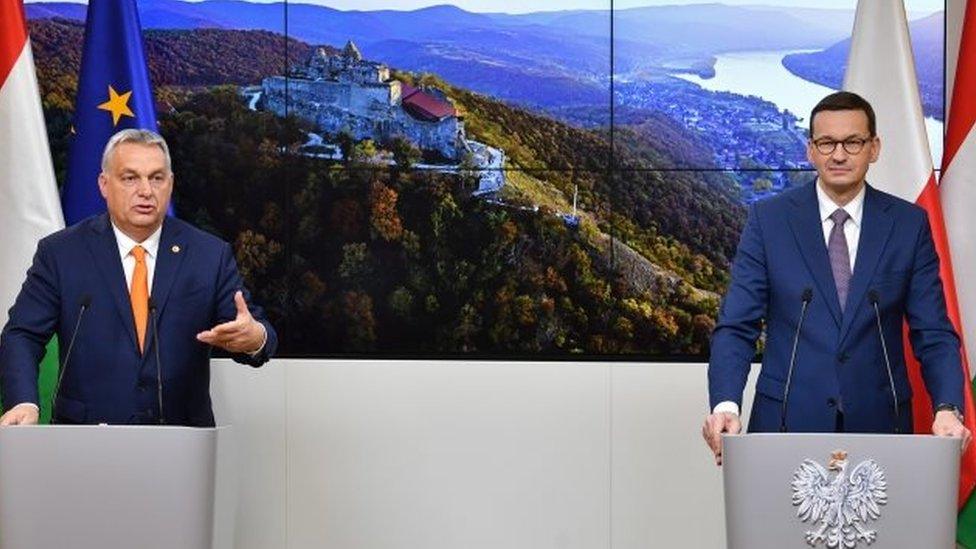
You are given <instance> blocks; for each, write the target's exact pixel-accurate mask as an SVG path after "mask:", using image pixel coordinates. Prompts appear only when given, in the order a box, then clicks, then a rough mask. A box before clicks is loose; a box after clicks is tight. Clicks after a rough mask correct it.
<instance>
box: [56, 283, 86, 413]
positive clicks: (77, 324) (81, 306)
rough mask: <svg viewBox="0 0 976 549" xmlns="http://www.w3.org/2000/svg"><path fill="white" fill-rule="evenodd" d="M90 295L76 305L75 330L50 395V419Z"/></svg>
mask: <svg viewBox="0 0 976 549" xmlns="http://www.w3.org/2000/svg"><path fill="white" fill-rule="evenodd" d="M91 302H92V297H91V294H84V295H82V296H81V300H80V301H79V305H78V320H76V321H75V329H74V330H73V331H72V332H71V340H70V341H69V342H68V349H67V350H66V351H65V352H64V361H63V362H62V363H61V365H60V366H58V379H57V381H56V382H55V384H54V393H53V394H52V395H51V418H52V419H53V418H54V412H55V410H57V406H58V393H60V392H61V380H62V379H64V373H65V372H66V371H67V370H68V362H69V361H70V360H71V351H72V350H74V348H75V340H76V339H77V338H78V329H79V328H81V319H82V318H84V317H85V311H87V310H88V309H89V308H90V307H91Z"/></svg>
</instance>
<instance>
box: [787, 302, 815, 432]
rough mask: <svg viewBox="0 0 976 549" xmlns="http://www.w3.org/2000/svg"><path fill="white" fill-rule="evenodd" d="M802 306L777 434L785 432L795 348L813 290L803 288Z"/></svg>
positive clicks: (794, 335) (794, 337)
mask: <svg viewBox="0 0 976 549" xmlns="http://www.w3.org/2000/svg"><path fill="white" fill-rule="evenodd" d="M800 299H801V300H802V301H803V305H802V306H801V308H800V319H799V320H798V321H797V323H796V332H794V334H793V350H792V352H790V369H789V370H787V372H786V386H785V387H783V410H782V411H781V412H780V418H779V432H781V433H785V432H786V406H787V403H789V401H790V383H792V381H793V368H794V367H796V348H797V346H798V345H799V344H800V330H802V329H803V319H804V318H805V317H806V315H807V306H809V305H810V302H811V301H813V289H812V288H804V289H803V294H801V295H800Z"/></svg>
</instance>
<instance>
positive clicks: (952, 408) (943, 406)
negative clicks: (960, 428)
mask: <svg viewBox="0 0 976 549" xmlns="http://www.w3.org/2000/svg"><path fill="white" fill-rule="evenodd" d="M946 411H948V412H952V413H953V414H955V416H956V419H958V420H959V423H962V420H963V417H962V412H960V411H959V408H956V405H955V404H939V405H938V406H936V407H935V413H939V412H946Z"/></svg>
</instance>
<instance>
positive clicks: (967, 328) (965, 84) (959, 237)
mask: <svg viewBox="0 0 976 549" xmlns="http://www.w3.org/2000/svg"><path fill="white" fill-rule="evenodd" d="M951 93H952V102H951V103H950V104H949V118H948V120H947V126H946V147H945V153H944V155H943V159H942V178H941V181H940V183H939V198H940V200H941V202H942V207H943V211H944V213H945V224H946V231H947V233H948V236H949V249H950V251H951V253H952V258H953V261H954V263H955V264H956V265H957V266H959V269H960V272H972V267H973V266H976V253H974V252H976V250H974V249H973V240H972V239H973V238H974V237H976V225H974V224H973V211H974V207H976V193H973V184H974V182H976V132H974V131H973V126H974V124H976V2H967V3H966V7H965V15H964V16H963V26H962V37H961V40H960V43H959V53H958V58H957V62H956V73H955V84H954V86H953V88H952V90H951ZM967 282H968V283H967ZM956 291H957V294H956V295H957V297H958V298H959V299H958V303H959V310H960V313H961V317H960V319H961V321H962V328H963V331H962V332H961V333H962V334H963V340H964V341H966V342H969V343H970V344H972V342H973V341H976V335H974V332H973V330H974V329H976V314H974V309H973V307H976V283H973V282H970V281H966V280H960V284H959V285H958V286H956ZM967 354H968V358H969V359H970V361H971V360H972V359H973V355H972V351H970V352H969V353H967ZM957 533H958V540H959V543H961V544H962V545H964V546H966V547H969V548H976V498H973V497H970V498H969V501H967V502H966V505H965V506H964V507H963V510H962V512H961V513H960V515H959V527H958V530H957Z"/></svg>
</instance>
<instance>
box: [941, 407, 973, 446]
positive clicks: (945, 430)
mask: <svg viewBox="0 0 976 549" xmlns="http://www.w3.org/2000/svg"><path fill="white" fill-rule="evenodd" d="M932 434H933V435H935V436H939V437H956V438H961V439H962V451H963V452H965V451H966V448H968V447H969V442H970V440H971V439H972V433H970V432H969V429H967V428H966V426H965V425H963V424H962V422H961V421H959V418H958V417H956V414H955V412H953V411H952V410H941V411H938V412H936V413H935V421H934V422H933V423H932Z"/></svg>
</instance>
